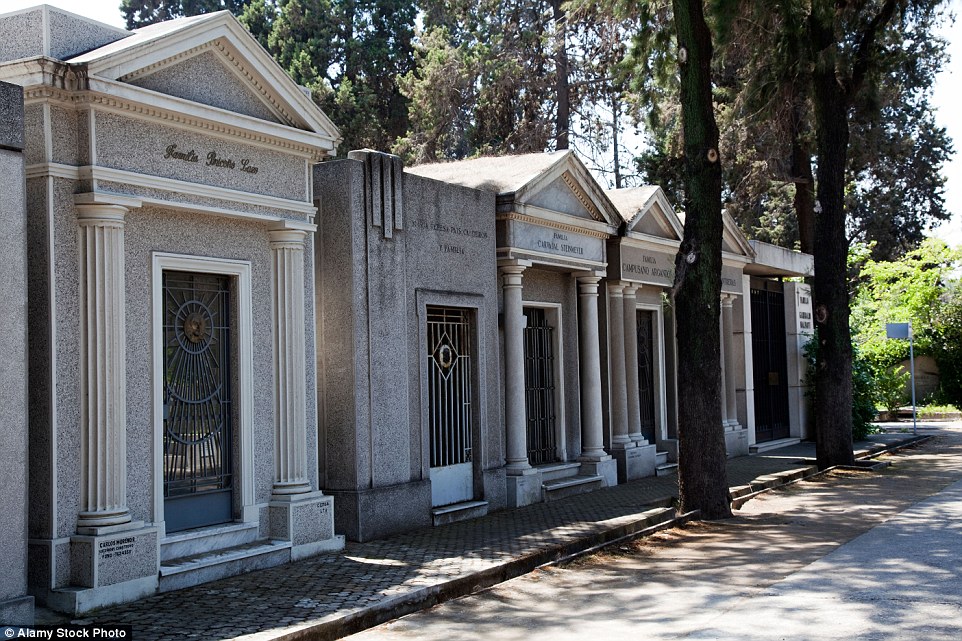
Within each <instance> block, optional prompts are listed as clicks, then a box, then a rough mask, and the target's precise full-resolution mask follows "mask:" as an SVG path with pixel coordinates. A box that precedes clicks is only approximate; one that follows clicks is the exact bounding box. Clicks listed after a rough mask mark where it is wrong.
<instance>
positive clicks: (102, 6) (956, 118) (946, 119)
mask: <svg viewBox="0 0 962 641" xmlns="http://www.w3.org/2000/svg"><path fill="white" fill-rule="evenodd" d="M46 3H47V4H50V5H53V6H56V7H60V8H62V9H66V10H67V11H72V12H73V13H77V14H80V15H83V16H86V17H88V18H91V19H93V20H97V21H99V22H105V23H107V24H112V25H114V26H117V27H123V26H124V21H123V19H122V18H121V15H120V8H119V7H120V0H47V2H46ZM36 4H40V2H39V0H0V13H6V12H7V11H15V10H17V9H24V8H26V7H31V6H34V5H36ZM949 7H950V8H951V11H952V12H953V13H954V14H956V15H960V14H962V0H950V1H949ZM942 35H943V36H945V37H946V39H947V40H948V41H949V56H950V61H949V63H948V65H946V67H945V68H944V69H943V70H942V72H941V73H940V74H939V76H938V79H937V81H936V85H935V88H934V92H933V97H932V106H933V107H934V108H935V109H936V120H937V122H938V123H939V124H940V125H941V126H943V127H945V128H946V130H947V131H948V134H949V136H950V137H951V138H952V139H953V140H954V141H955V149H956V153H955V154H954V155H953V156H952V159H951V161H950V162H949V163H947V164H946V166H945V168H944V169H943V173H944V175H945V177H946V179H947V180H946V188H945V206H946V209H947V210H948V211H949V212H951V213H952V219H951V220H950V221H949V222H947V223H944V224H942V225H941V226H940V227H938V228H936V229H935V230H934V231H933V232H932V235H934V236H936V237H938V238H941V239H943V240H944V241H946V242H947V243H949V244H950V245H952V246H955V247H958V246H962V104H960V101H962V18H960V19H959V21H958V22H956V24H954V25H951V26H949V25H945V26H944V27H943V30H942Z"/></svg>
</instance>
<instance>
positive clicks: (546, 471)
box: [538, 463, 581, 483]
mask: <svg viewBox="0 0 962 641" xmlns="http://www.w3.org/2000/svg"><path fill="white" fill-rule="evenodd" d="M580 469H581V463H549V464H548V465H539V466H538V471H539V472H540V473H541V481H542V482H545V483H546V482H548V481H556V480H558V479H568V478H571V477H573V476H577V475H578V471H579V470H580Z"/></svg>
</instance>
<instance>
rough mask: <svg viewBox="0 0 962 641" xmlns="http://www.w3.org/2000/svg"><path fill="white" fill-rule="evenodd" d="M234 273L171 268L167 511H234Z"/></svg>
mask: <svg viewBox="0 0 962 641" xmlns="http://www.w3.org/2000/svg"><path fill="white" fill-rule="evenodd" d="M229 288H230V281H229V278H228V277H226V276H218V275H213V274H195V273H187V272H166V271H165V272H164V274H163V294H164V327H163V332H164V519H165V521H166V528H167V531H168V532H176V531H179V530H186V529H189V528H195V527H202V526H205V525H213V524H216V523H224V522H227V521H230V520H231V518H232V485H233V474H232V465H231V436H232V435H231V413H232V412H231V383H230V381H231V371H230V358H231V357H230V341H231V336H230V291H229Z"/></svg>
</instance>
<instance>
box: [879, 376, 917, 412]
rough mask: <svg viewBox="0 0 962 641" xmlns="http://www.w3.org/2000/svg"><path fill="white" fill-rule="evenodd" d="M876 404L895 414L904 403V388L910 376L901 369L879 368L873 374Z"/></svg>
mask: <svg viewBox="0 0 962 641" xmlns="http://www.w3.org/2000/svg"><path fill="white" fill-rule="evenodd" d="M873 375H874V378H875V400H876V404H877V405H880V406H881V407H884V408H885V409H886V410H887V411H889V412H895V411H896V410H898V408H900V407H902V405H904V404H905V402H906V400H907V399H906V397H905V386H906V385H907V384H908V382H909V379H910V378H911V376H912V375H911V374H910V373H909V372H908V371H905V370H903V369H902V368H901V367H880V368H877V369H875V370H874V372H873Z"/></svg>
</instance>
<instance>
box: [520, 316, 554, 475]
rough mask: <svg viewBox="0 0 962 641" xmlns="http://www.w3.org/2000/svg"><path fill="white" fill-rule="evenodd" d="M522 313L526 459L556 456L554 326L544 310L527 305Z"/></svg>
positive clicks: (544, 460) (546, 459)
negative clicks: (523, 325) (526, 421)
mask: <svg viewBox="0 0 962 641" xmlns="http://www.w3.org/2000/svg"><path fill="white" fill-rule="evenodd" d="M524 316H525V319H526V320H527V324H526V326H525V328H524V393H525V410H526V412H527V417H528V425H527V436H528V461H529V462H530V463H531V464H532V465H541V464H544V463H552V462H554V461H556V460H558V443H557V432H556V419H555V381H554V367H555V362H554V328H553V327H551V326H550V325H549V324H548V318H547V314H546V313H545V310H543V309H539V308H536V307H526V308H525V309H524Z"/></svg>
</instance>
